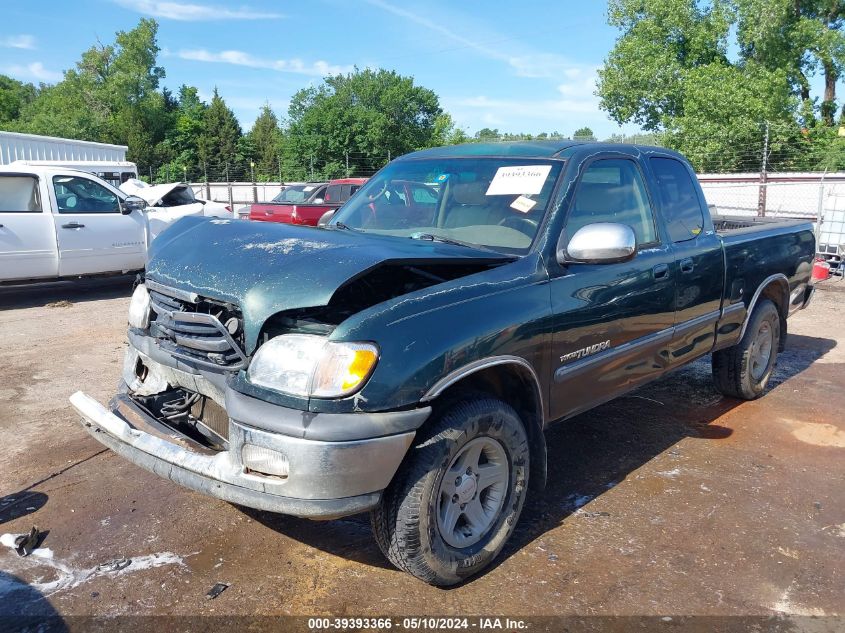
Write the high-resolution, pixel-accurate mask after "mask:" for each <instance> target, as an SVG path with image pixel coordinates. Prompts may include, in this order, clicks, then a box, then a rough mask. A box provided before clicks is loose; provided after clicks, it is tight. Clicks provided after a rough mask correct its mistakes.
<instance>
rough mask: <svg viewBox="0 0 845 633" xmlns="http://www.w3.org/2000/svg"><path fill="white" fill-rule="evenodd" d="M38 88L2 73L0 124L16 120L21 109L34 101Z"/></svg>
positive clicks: (0, 79)
mask: <svg viewBox="0 0 845 633" xmlns="http://www.w3.org/2000/svg"><path fill="white" fill-rule="evenodd" d="M37 94H38V89H37V88H36V87H35V86H34V85H32V84H25V83H23V82H21V81H18V80H17V79H12V78H11V77H7V76H6V75H0V124H4V123H7V122H9V121H14V120H16V119H17V118H18V117H19V116H20V113H21V109H22V108H23V107H24V106H26V105H27V104H30V103H32V102H33V101H34V100H35V97H36V95H37Z"/></svg>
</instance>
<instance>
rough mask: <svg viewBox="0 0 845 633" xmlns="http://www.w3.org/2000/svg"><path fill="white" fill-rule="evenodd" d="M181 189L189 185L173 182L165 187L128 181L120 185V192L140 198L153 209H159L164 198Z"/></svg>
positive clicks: (139, 181)
mask: <svg viewBox="0 0 845 633" xmlns="http://www.w3.org/2000/svg"><path fill="white" fill-rule="evenodd" d="M142 185H143V186H142ZM179 187H187V185H186V184H185V183H182V182H171V183H167V184H164V185H148V184H147V183H145V182H143V181H141V180H127V181H126V182H124V183H123V184H121V185H120V190H121V191H122V192H123V193H125V194H128V195H130V196H138V197H139V198H141V199H142V200H144V202H146V203H147V204H148V205H149V206H151V207H157V206H158V205H159V203H161V199H162V198H164V196H166V195H167V194H169V193H170V192H171V191H173V190H174V189H178V188H179Z"/></svg>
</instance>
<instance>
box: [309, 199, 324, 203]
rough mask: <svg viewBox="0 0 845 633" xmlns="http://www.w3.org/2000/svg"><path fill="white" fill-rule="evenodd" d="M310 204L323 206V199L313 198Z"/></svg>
mask: <svg viewBox="0 0 845 633" xmlns="http://www.w3.org/2000/svg"><path fill="white" fill-rule="evenodd" d="M311 204H323V199H322V198H314V202H312V203H311Z"/></svg>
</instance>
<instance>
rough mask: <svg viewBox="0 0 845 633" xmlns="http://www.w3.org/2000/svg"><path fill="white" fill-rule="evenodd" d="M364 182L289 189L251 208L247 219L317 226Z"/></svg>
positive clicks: (352, 180)
mask: <svg viewBox="0 0 845 633" xmlns="http://www.w3.org/2000/svg"><path fill="white" fill-rule="evenodd" d="M365 182H367V179H366V178H339V179H337V180H330V181H329V182H327V183H311V184H306V185H291V186H290V187H286V188H285V189H284V191H282V192H281V193H280V194H279V195H278V196H276V197H275V198H273V200H272V201H271V202H261V203H256V204H253V205H252V207H251V208H250V211H249V219H250V220H257V221H259V222H284V223H286V224H305V225H308V226H317V222H318V221H319V219H320V217H321V216H322V215H323V214H325V213H326V212H327V211H334V210H335V209H337V208H338V207H340V205H342V204H343V203H344V202H346V201H347V200H349V198H351V197H352V194H353V193H355V192H356V191H358V189H360V188H361V185H363V184H364V183H365Z"/></svg>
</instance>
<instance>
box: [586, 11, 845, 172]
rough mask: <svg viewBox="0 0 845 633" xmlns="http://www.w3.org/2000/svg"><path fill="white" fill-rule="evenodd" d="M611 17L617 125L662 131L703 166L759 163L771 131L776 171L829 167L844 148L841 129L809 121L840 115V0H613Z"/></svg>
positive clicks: (604, 73)
mask: <svg viewBox="0 0 845 633" xmlns="http://www.w3.org/2000/svg"><path fill="white" fill-rule="evenodd" d="M608 15H609V22H610V24H611V25H613V26H615V27H617V28H618V29H619V30H620V32H621V33H620V36H619V38H618V39H617V41H616V44H615V46H614V48H613V50H612V51H611V52H610V54H609V55H608V57H607V59H606V60H605V64H604V67H603V68H602V69H601V70H600V72H599V85H598V95H599V97H600V99H601V107H602V108H603V109H605V110H606V111H607V112H608V113H609V114H610V116H611V118H613V119H614V120H616V121H617V122H618V123H638V124H640V125H641V126H642V127H643V128H645V130H647V131H649V132H656V133H660V134H661V140H662V141H663V142H665V143H666V144H668V145H669V146H671V147H674V148H676V149H679V150H681V151H682V152H684V153H685V154H687V155H688V156H690V158H691V159H692V160H693V162H694V164H695V165H696V167H697V168H699V169H705V170H712V169H719V170H729V169H742V170H745V169H750V170H753V169H756V168H759V165H760V161H761V158H760V157H761V156H762V152H763V136H764V129H766V128H767V129H768V130H769V162H770V164H772V165H773V166H774V167H775V168H778V169H793V168H798V167H799V166H800V168H802V169H816V168H823V167H822V166H821V165H822V164H824V165H825V166H829V165H830V164H832V162H833V163H835V162H836V160H838V159H837V158H836V157H837V156H841V155H842V151H841V149H839V148H838V146H839V145H841V144H842V142H843V140H842V139H841V138H839V137H838V136H836V134H832V133H826V132H824V131H823V130H819V131H818V133H816V132H814V131H813V130H814V128H815V127H816V126H817V125H821V126H822V127H823V128H825V129H828V130H830V129H831V128H832V126H834V125H835V124H836V121H835V118H836V117H835V115H836V110H837V107H838V105H837V103H836V82H837V81H838V79H839V77H840V76H841V74H842V68H843V62H845V37H843V33H842V26H843V21H845V2H842V1H841V0H711V1H710V2H704V3H702V2H699V1H697V0H611V1H610V4H609V12H608ZM729 50H730V51H737V53H736V55H733V57H735V59H733V58H729V55H728V54H727V51H729ZM816 73H820V74H821V75H822V76H823V77H824V80H825V88H824V92H823V95H822V99H821V103H818V99H817V98H814V97H813V95H812V94H811V82H810V79H809V78H810V77H812V76H813V75H814V74H816ZM802 130H803V131H802ZM812 161H816V162H815V163H814V162H812ZM842 166H843V167H845V165H842Z"/></svg>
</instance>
